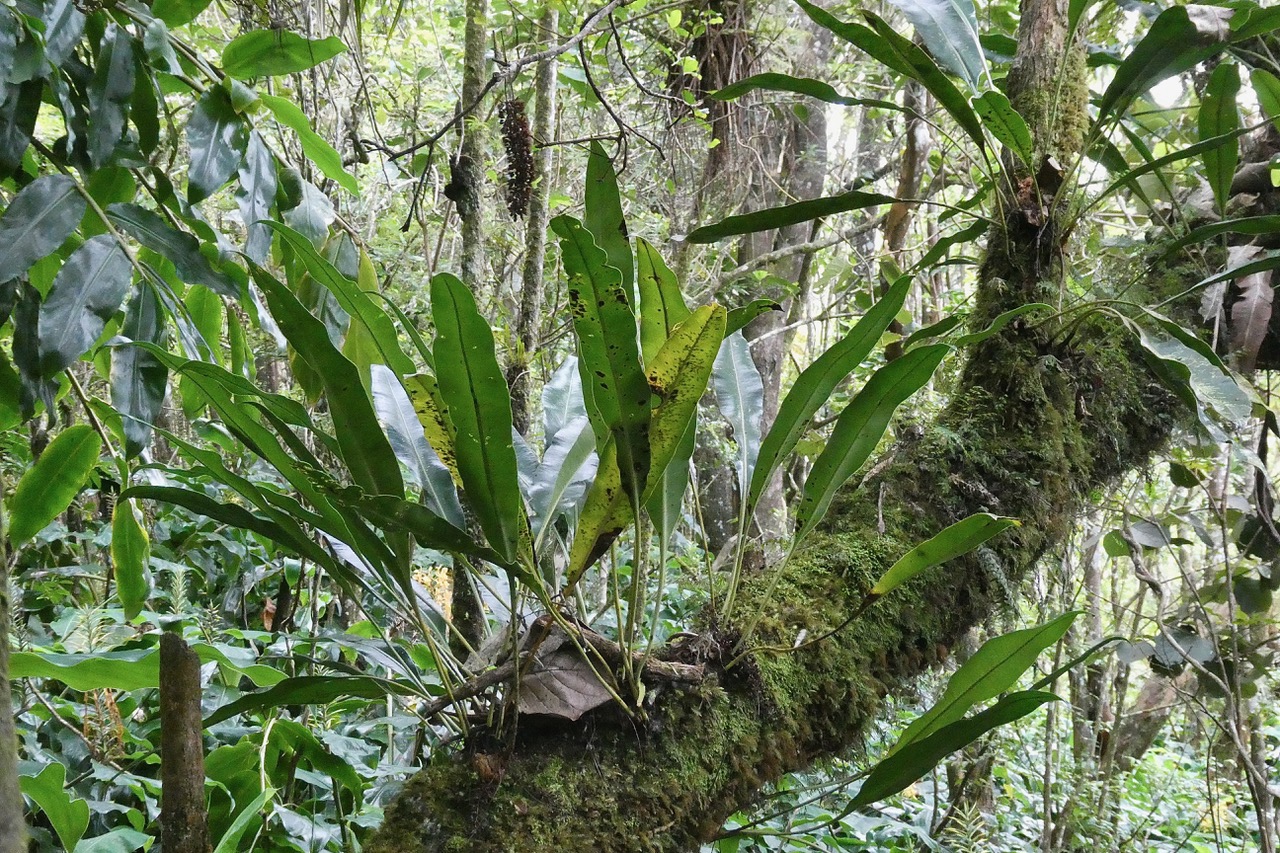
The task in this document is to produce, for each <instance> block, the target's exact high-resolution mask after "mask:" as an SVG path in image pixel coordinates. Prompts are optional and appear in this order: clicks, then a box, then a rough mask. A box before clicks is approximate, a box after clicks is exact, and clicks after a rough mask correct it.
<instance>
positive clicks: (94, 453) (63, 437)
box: [9, 424, 102, 548]
mask: <svg viewBox="0 0 1280 853" xmlns="http://www.w3.org/2000/svg"><path fill="white" fill-rule="evenodd" d="M101 451H102V439H101V438H100V437H99V436H98V434H97V433H96V432H94V430H93V427H91V426H89V425H88V424H76V425H75V426H69V427H67V428H66V429H64V430H63V431H62V432H60V433H58V436H57V437H56V438H54V440H53V441H51V442H50V443H49V446H48V447H46V448H45V450H44V453H41V454H40V458H39V459H38V460H36V464H35V465H33V466H31V467H30V468H28V469H27V473H25V474H23V475H22V479H21V480H19V481H18V486H17V488H16V489H14V492H13V497H12V499H11V500H10V503H9V541H10V542H12V543H13V546H14V547H15V548H17V547H20V546H22V545H23V544H25V543H26V542H27V540H29V539H31V538H32V537H33V536H35V535H36V534H37V533H39V532H40V531H41V530H44V528H45V527H46V526H47V525H48V524H49V523H50V522H51V521H53V520H54V519H55V518H57V517H58V516H59V515H61V514H62V513H63V512H64V511H65V510H66V509H67V507H69V506H71V501H73V500H75V497H76V495H78V494H79V493H80V489H81V488H82V487H83V486H84V484H85V482H86V481H87V480H88V479H89V475H90V474H91V473H92V472H93V468H94V466H95V465H96V464H97V463H98V454H99V453H100V452H101Z"/></svg>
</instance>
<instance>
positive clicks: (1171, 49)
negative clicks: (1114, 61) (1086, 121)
mask: <svg viewBox="0 0 1280 853" xmlns="http://www.w3.org/2000/svg"><path fill="white" fill-rule="evenodd" d="M1230 15H1231V12H1230V10H1228V9H1224V8H1219V7H1211V6H1195V7H1194V8H1193V7H1190V6H1171V7H1169V8H1167V9H1165V10H1164V11H1163V12H1161V13H1160V15H1159V16H1158V17H1157V18H1156V19H1155V21H1154V22H1153V23H1152V24H1151V28H1150V29H1149V30H1147V34H1146V35H1145V36H1143V37H1142V40H1141V41H1140V42H1138V45H1137V46H1136V47H1135V48H1134V49H1133V50H1132V51H1130V53H1129V55H1128V56H1127V57H1126V58H1125V60H1124V62H1122V63H1121V64H1120V67H1119V68H1117V69H1116V73H1115V76H1114V77H1112V78H1111V83H1110V84H1109V85H1108V86H1107V90H1106V92H1104V93H1103V95H1102V100H1101V101H1100V102H1099V103H1098V118H1097V121H1099V122H1103V121H1106V120H1107V119H1108V118H1110V117H1111V116H1112V114H1117V115H1118V114H1120V113H1122V112H1123V111H1124V110H1125V109H1126V108H1127V107H1128V106H1129V103H1130V102H1131V101H1133V99H1134V98H1136V97H1138V96H1139V95H1141V94H1142V93H1143V92H1145V91H1147V90H1148V89H1150V88H1151V87H1152V86H1154V85H1155V84H1157V83H1159V82H1160V81H1161V80H1164V79H1166V78H1168V77H1172V76H1174V75H1175V74H1181V73H1182V72H1183V71H1186V70H1187V69H1189V68H1192V67H1193V66H1195V65H1198V64H1199V63H1201V62H1203V61H1204V60H1206V59H1208V58H1209V57H1211V56H1213V55H1214V54H1216V53H1218V52H1219V51H1221V50H1222V48H1223V42H1224V41H1225V39H1226V38H1227V36H1228V34H1229V33H1228V29H1227V21H1228V20H1229V18H1230Z"/></svg>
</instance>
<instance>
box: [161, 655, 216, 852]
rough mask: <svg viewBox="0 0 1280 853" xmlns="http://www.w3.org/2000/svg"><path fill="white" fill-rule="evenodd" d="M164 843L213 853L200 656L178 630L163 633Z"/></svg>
mask: <svg viewBox="0 0 1280 853" xmlns="http://www.w3.org/2000/svg"><path fill="white" fill-rule="evenodd" d="M160 673H161V675H162V676H163V677H162V678H161V679H160V757H161V764H160V785H161V789H160V790H161V794H160V797H161V802H160V807H161V811H160V842H161V844H162V845H163V847H164V850H165V853H207V851H208V850H209V849H210V843H209V820H208V812H207V810H206V808H205V799H204V722H203V720H202V718H201V714H200V696H201V689H200V658H199V656H197V655H196V653H195V652H193V651H191V649H190V648H189V647H188V646H187V644H186V643H185V642H183V640H182V638H181V637H179V636H178V635H177V634H174V633H172V632H169V631H166V632H165V633H164V634H162V635H161V636H160Z"/></svg>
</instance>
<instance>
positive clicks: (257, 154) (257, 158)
mask: <svg viewBox="0 0 1280 853" xmlns="http://www.w3.org/2000/svg"><path fill="white" fill-rule="evenodd" d="M275 200H276V160H275V157H274V156H273V155H272V153H271V149H269V148H268V147H267V144H266V143H265V142H263V141H262V137H261V136H260V135H259V134H258V131H256V130H255V131H253V132H251V133H250V134H249V145H248V147H247V148H246V149H245V154H244V162H243V163H241V164H240V189H239V190H238V191H237V192H236V201H237V202H238V203H239V205H240V219H241V221H243V222H244V225H245V228H246V229H247V230H248V233H249V236H248V238H247V239H246V240H245V244H244V253H245V254H246V255H248V256H249V260H251V261H253V262H254V263H255V264H260V263H262V262H263V261H265V260H266V257H267V253H268V252H269V251H271V229H270V228H268V227H267V226H266V224H265V223H263V222H262V221H261V220H264V219H267V218H269V217H270V216H271V205H272V204H274V203H275Z"/></svg>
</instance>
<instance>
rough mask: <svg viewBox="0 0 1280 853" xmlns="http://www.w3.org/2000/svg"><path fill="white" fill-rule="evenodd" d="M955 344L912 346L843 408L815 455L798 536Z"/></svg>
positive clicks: (819, 514)
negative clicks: (820, 449)
mask: <svg viewBox="0 0 1280 853" xmlns="http://www.w3.org/2000/svg"><path fill="white" fill-rule="evenodd" d="M950 350H951V348H950V347H949V346H947V345H945V344H934V345H932V346H927V347H920V348H918V349H913V350H911V351H910V352H908V353H906V354H905V355H903V356H902V357H901V358H899V359H897V360H896V361H891V362H889V363H888V364H887V365H885V366H884V367H882V368H880V369H879V370H877V371H876V372H875V375H873V376H872V377H871V379H870V380H869V381H868V382H867V384H866V386H864V387H863V389H862V390H861V391H859V392H858V396H856V397H854V398H853V400H852V401H850V403H849V405H848V406H846V407H845V410H844V411H843V412H841V413H840V417H839V419H838V420H837V421H836V425H835V428H834V429H833V430H832V431H831V438H830V439H829V440H828V441H827V446H826V447H825V448H824V449H823V451H822V453H821V454H819V456H818V458H817V459H816V460H814V463H813V470H812V471H810V472H809V479H808V480H806V481H805V484H804V497H803V499H802V500H801V502H800V508H799V510H798V511H797V512H796V536H795V540H796V541H797V542H799V541H800V540H802V539H804V537H805V536H807V535H808V534H809V533H810V531H812V530H813V528H814V527H815V526H816V525H817V524H818V522H819V521H821V520H822V517H823V516H825V515H826V513H827V508H828V507H829V506H830V505H831V501H832V499H833V498H834V497H835V495H836V492H837V491H838V490H839V489H840V487H841V486H843V485H844V483H845V481H846V480H848V479H849V478H850V477H851V476H853V474H854V473H855V472H856V471H857V470H858V469H859V468H861V467H862V463H864V462H866V461H867V459H868V458H869V457H870V456H871V453H872V451H874V450H875V449H876V445H877V444H879V443H880V439H881V437H882V436H883V435H884V431H885V430H886V429H887V428H888V426H889V421H890V420H891V419H892V418H893V413H894V412H895V411H896V410H897V408H898V406H900V405H901V404H902V403H903V402H904V401H905V400H906V399H907V398H908V397H910V396H911V395H912V394H914V393H915V392H916V391H918V390H920V389H921V388H923V387H924V386H925V384H926V383H928V381H929V379H930V377H932V376H933V372H934V371H935V370H937V368H938V365H939V364H941V363H942V359H943V358H944V357H945V356H946V354H947V353H948V352H950Z"/></svg>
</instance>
